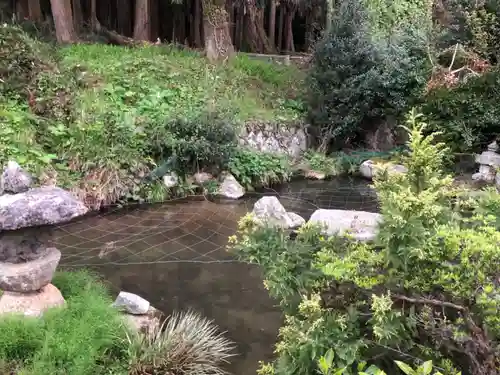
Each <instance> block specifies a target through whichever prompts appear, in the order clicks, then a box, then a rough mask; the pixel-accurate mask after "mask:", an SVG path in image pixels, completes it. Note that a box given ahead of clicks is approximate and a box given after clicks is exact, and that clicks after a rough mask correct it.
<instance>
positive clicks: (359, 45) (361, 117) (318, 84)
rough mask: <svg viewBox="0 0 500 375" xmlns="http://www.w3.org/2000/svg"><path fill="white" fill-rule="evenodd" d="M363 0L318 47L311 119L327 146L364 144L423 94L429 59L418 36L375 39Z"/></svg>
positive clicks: (348, 7)
mask: <svg viewBox="0 0 500 375" xmlns="http://www.w3.org/2000/svg"><path fill="white" fill-rule="evenodd" d="M372 31H373V27H372V25H371V24H370V16H369V13H368V12H367V10H366V9H365V7H364V6H363V3H362V2H361V0H359V1H343V2H342V4H341V6H340V8H339V9H338V10H337V11H336V13H335V17H334V20H333V22H332V27H331V30H330V31H329V32H328V34H327V35H325V37H324V39H323V40H322V41H321V42H320V43H318V45H317V47H316V50H315V52H314V56H313V66H312V68H311V72H310V76H309V86H310V91H311V92H310V102H309V107H310V111H309V114H310V119H311V122H312V125H313V127H314V128H315V129H316V133H317V134H316V135H317V137H318V138H319V139H320V140H321V141H322V142H323V145H326V146H329V143H330V141H331V140H334V141H336V142H340V143H349V142H359V141H360V136H361V135H362V133H363V132H366V131H374V130H375V129H377V127H378V126H379V125H381V124H383V123H391V122H393V121H394V119H398V118H399V116H400V115H401V113H403V111H405V110H406V109H407V108H408V106H409V105H410V104H411V103H412V102H413V101H414V100H415V98H417V97H419V96H420V95H421V93H422V91H423V87H424V84H425V75H426V73H425V72H426V60H425V58H424V54H423V53H422V50H421V49H419V47H420V46H421V44H420V43H419V41H420V40H421V38H420V37H419V35H418V33H417V32H412V33H408V32H402V31H401V30H396V31H395V32H393V34H392V35H391V37H390V38H387V37H384V36H379V35H378V34H377V33H375V34H374V35H372V34H373V32H372Z"/></svg>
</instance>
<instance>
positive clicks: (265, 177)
mask: <svg viewBox="0 0 500 375" xmlns="http://www.w3.org/2000/svg"><path fill="white" fill-rule="evenodd" d="M229 172H231V174H232V175H233V176H234V177H235V178H236V179H237V180H238V181H239V183H240V184H242V185H243V186H245V187H246V188H247V189H252V188H258V187H268V186H270V185H272V184H279V183H283V182H286V181H288V180H289V179H290V177H291V174H292V170H291V166H290V163H289V160H288V157H287V156H285V155H276V154H273V153H266V152H257V151H254V150H251V149H247V148H239V149H237V151H236V152H235V154H234V155H233V156H232V157H231V159H230V161H229Z"/></svg>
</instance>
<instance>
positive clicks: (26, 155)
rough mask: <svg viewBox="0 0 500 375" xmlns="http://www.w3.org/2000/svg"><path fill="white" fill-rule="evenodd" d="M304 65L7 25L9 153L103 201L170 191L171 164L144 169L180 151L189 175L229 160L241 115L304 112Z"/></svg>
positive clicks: (3, 43)
mask: <svg viewBox="0 0 500 375" xmlns="http://www.w3.org/2000/svg"><path fill="white" fill-rule="evenodd" d="M303 77H304V73H303V72H301V71H300V70H299V69H298V68H296V67H294V66H284V65H278V64H272V63H269V62H265V61H261V60H255V59H251V58H248V57H247V56H245V55H237V56H235V57H234V58H233V59H231V60H228V61H225V62H223V63H220V64H215V65H214V64H210V63H209V62H208V61H207V60H206V59H205V58H204V57H203V56H201V55H200V54H199V53H197V52H193V51H185V50H178V49H176V48H173V47H164V46H144V47H138V48H124V47H117V46H109V45H102V44H80V45H72V46H66V47H61V48H54V47H53V46H49V45H47V44H44V43H42V42H40V41H38V40H35V39H33V38H31V37H30V36H29V35H28V34H26V33H24V32H23V31H22V30H20V29H19V28H18V27H12V26H1V27H0V86H1V87H0V88H1V89H2V90H0V91H1V92H2V93H1V94H0V121H1V122H2V124H3V125H5V126H4V128H5V129H4V131H3V132H2V133H1V134H0V164H5V163H6V162H7V161H8V160H12V159H13V160H16V161H17V162H18V163H19V164H20V165H22V166H23V167H25V168H27V169H28V170H29V171H30V172H32V173H34V174H36V175H37V176H38V177H40V181H41V183H56V184H57V185H60V186H62V187H66V188H70V189H72V190H73V192H75V194H76V195H77V196H78V197H80V198H81V199H82V200H84V201H85V202H86V203H87V204H88V205H89V206H90V207H92V208H96V209H97V208H100V207H101V206H103V205H104V206H105V205H109V204H113V203H116V202H118V201H119V200H125V201H128V200H141V199H145V200H152V198H151V196H153V195H154V197H155V200H162V198H163V199H166V198H167V197H168V196H169V194H170V193H171V192H167V191H165V190H166V189H165V188H163V189H159V187H158V186H157V185H161V177H162V176H163V175H162V176H158V177H159V179H157V180H155V181H153V182H152V183H146V182H145V180H144V176H145V175H148V174H149V172H151V171H152V170H156V169H155V168H156V167H157V166H158V165H162V163H164V162H165V161H166V160H167V159H168V158H169V157H170V156H172V155H176V156H177V157H178V160H180V164H182V165H178V166H177V167H178V168H177V170H176V171H177V172H181V173H179V174H180V175H181V176H184V175H187V174H189V173H193V172H194V171H196V170H198V169H199V168H203V167H207V168H211V167H216V168H219V169H225V168H226V167H227V163H228V159H230V157H231V155H232V152H233V151H234V150H235V149H236V147H237V135H238V133H239V131H240V126H241V125H242V124H243V123H245V122H252V123H255V122H273V123H286V122H294V123H296V122H299V121H301V116H302V113H303V111H302V104H301V97H302V95H303V85H302V81H303ZM161 186H163V185H161ZM152 192H154V194H152ZM157 192H160V193H161V194H157Z"/></svg>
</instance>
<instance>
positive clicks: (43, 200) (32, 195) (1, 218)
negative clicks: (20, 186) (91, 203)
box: [0, 186, 88, 231]
mask: <svg viewBox="0 0 500 375" xmlns="http://www.w3.org/2000/svg"><path fill="white" fill-rule="evenodd" d="M87 211H88V208H87V207H85V205H84V204H83V202H81V201H79V200H77V199H76V198H75V197H73V196H72V195H71V194H70V193H69V192H68V191H66V190H64V189H61V188H58V187H51V186H45V187H40V188H34V189H31V190H29V191H27V192H25V193H19V194H14V195H2V196H0V231H2V230H15V229H19V228H26V227H35V226H39V225H47V224H60V223H64V222H67V221H70V220H72V219H74V218H76V217H79V216H82V215H84V214H86V213H87Z"/></svg>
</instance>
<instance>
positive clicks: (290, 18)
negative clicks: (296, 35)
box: [285, 5, 297, 52]
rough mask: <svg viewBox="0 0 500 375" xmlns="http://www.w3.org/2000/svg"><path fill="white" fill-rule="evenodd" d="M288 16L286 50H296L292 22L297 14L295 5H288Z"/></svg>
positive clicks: (286, 21)
mask: <svg viewBox="0 0 500 375" xmlns="http://www.w3.org/2000/svg"><path fill="white" fill-rule="evenodd" d="M287 8H288V9H287V12H286V17H285V28H286V30H285V35H286V37H285V51H289V52H294V51H295V45H294V42H293V30H292V22H293V17H294V16H295V12H296V10H297V8H296V7H295V6H294V5H290V6H288V7H287Z"/></svg>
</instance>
